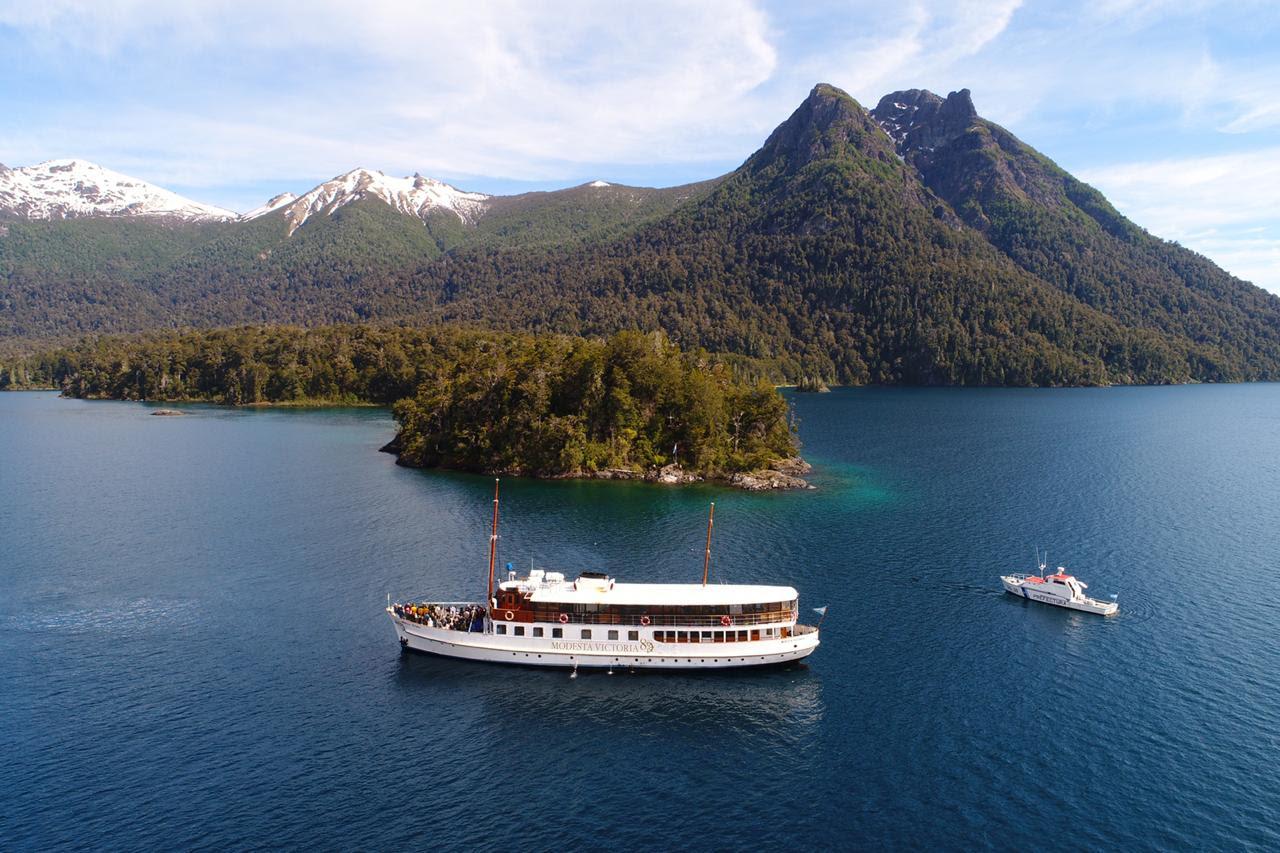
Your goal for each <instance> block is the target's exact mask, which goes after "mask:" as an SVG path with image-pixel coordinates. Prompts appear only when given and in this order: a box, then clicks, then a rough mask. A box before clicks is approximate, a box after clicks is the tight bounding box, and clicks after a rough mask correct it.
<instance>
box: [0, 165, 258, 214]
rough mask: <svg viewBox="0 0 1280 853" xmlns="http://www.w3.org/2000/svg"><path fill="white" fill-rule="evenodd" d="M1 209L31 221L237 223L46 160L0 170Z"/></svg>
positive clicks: (132, 181) (151, 188)
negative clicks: (121, 218) (166, 219)
mask: <svg viewBox="0 0 1280 853" xmlns="http://www.w3.org/2000/svg"><path fill="white" fill-rule="evenodd" d="M0 210H2V211H8V212H11V213H16V214H18V215H19V216H24V217H26V218H28V219H67V218H71V217H77V216H172V217H176V218H179V219H188V220H225V219H235V218H236V215H235V214H234V213H232V212H231V211H229V210H223V209H222V208H220V207H214V206H212V205H208V204H201V203H200V202H197V201H192V200H191V199H189V198H183V197H182V196H180V195H178V194H177V193H173V192H170V191H169V190H166V189H161V188H160V187H157V186H155V185H154V184H149V183H147V182H146V181H142V180H139V179H137V178H131V177H129V176H128V175H122V174H120V173H119V172H113V171H111V170H110V169H104V168H103V167H101V166H99V165H97V164H96V163H90V162H87V161H85V160H73V159H60V160H46V161H45V162H43V163H39V164H37V165H35V166H23V167H21V168H18V169H0Z"/></svg>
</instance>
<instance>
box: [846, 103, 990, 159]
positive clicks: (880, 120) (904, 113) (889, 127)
mask: <svg viewBox="0 0 1280 853" xmlns="http://www.w3.org/2000/svg"><path fill="white" fill-rule="evenodd" d="M871 117H872V118H873V119H875V121H876V123H877V124H879V125H880V126H881V127H882V128H884V130H885V132H886V133H888V134H889V136H890V137H892V138H893V142H894V144H895V145H896V146H897V148H898V152H899V153H900V154H903V155H906V154H907V153H910V152H929V151H932V150H933V149H935V148H937V147H938V146H939V145H945V144H946V143H948V142H950V141H951V140H953V139H955V138H956V137H957V136H959V135H960V134H962V133H964V132H965V131H966V130H968V129H969V126H970V125H971V124H972V123H973V120H974V119H975V118H977V117H978V111H977V110H976V109H975V108H974V106H973V98H972V96H971V95H970V94H969V90H968V89H961V90H960V91H958V92H952V93H951V94H949V95H947V97H946V98H941V97H939V96H937V95H935V94H934V93H933V92H930V91H928V90H927V89H905V90H902V91H899V92H890V93H889V94H888V95H885V96H884V97H883V98H881V99H880V103H878V104H876V108H875V109H873V110H872V111H871Z"/></svg>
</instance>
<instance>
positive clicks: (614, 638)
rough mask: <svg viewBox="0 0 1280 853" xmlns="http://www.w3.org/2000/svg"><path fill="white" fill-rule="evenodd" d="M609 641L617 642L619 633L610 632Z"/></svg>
mask: <svg viewBox="0 0 1280 853" xmlns="http://www.w3.org/2000/svg"><path fill="white" fill-rule="evenodd" d="M609 639H610V640H616V639H618V632H617V631H610V632H609Z"/></svg>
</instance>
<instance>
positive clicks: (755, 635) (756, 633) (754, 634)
mask: <svg viewBox="0 0 1280 853" xmlns="http://www.w3.org/2000/svg"><path fill="white" fill-rule="evenodd" d="M751 639H753V640H758V639H760V632H759V631H752V632H751Z"/></svg>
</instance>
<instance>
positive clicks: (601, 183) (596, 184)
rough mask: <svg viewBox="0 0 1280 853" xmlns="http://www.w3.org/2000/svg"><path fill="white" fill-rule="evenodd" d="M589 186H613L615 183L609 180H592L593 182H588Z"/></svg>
mask: <svg viewBox="0 0 1280 853" xmlns="http://www.w3.org/2000/svg"><path fill="white" fill-rule="evenodd" d="M587 186H589V187H611V186H613V184H611V183H609V182H608V181H592V182H591V183H589V184H587Z"/></svg>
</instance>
